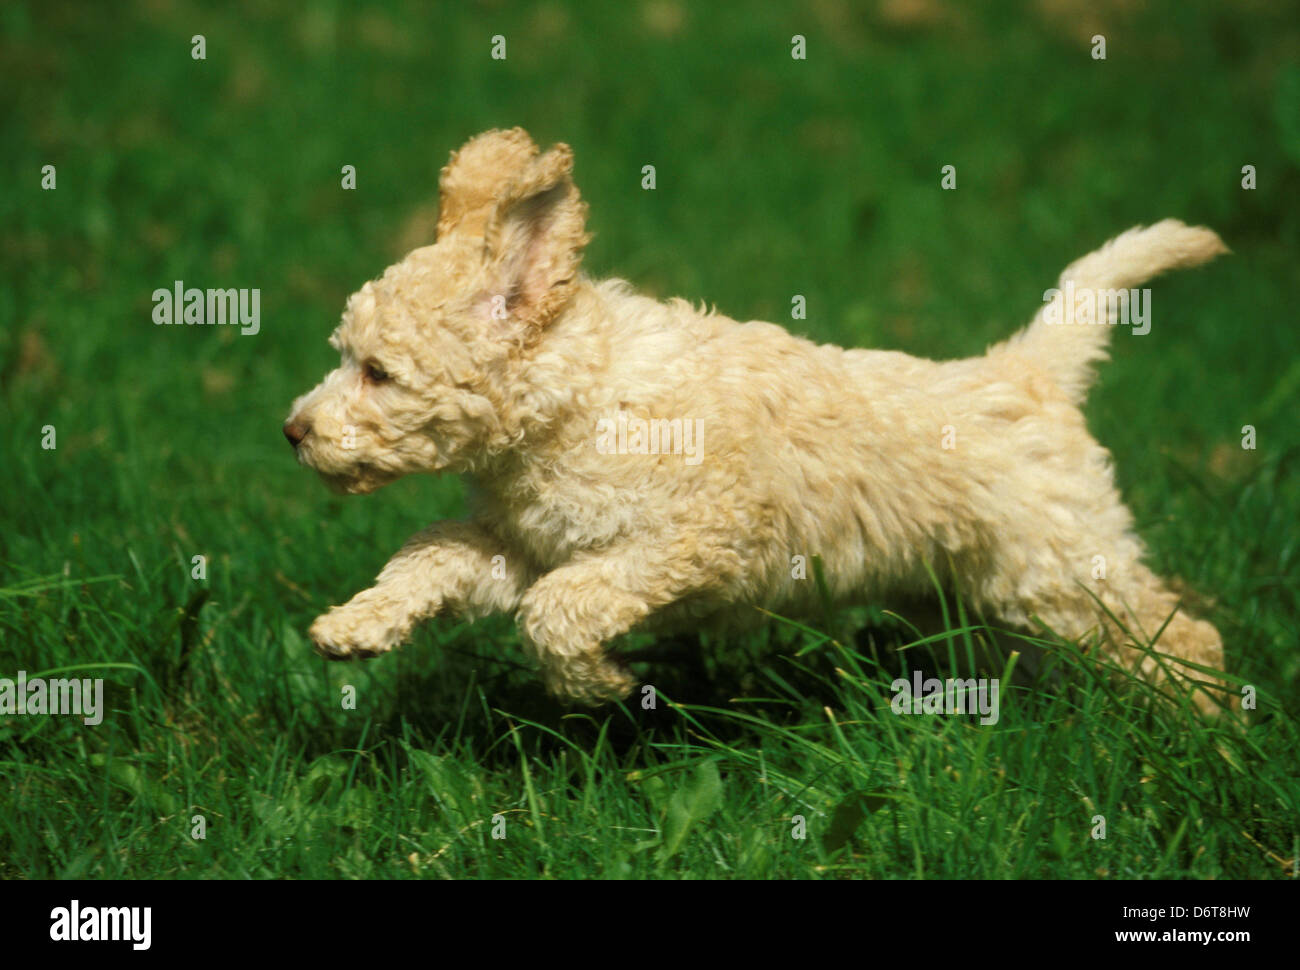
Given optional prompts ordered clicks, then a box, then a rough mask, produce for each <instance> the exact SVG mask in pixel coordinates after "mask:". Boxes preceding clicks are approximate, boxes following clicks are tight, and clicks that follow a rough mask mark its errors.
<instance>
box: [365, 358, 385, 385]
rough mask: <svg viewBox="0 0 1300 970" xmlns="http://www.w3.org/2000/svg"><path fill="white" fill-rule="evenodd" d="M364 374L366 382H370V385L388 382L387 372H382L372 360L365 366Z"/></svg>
mask: <svg viewBox="0 0 1300 970" xmlns="http://www.w3.org/2000/svg"><path fill="white" fill-rule="evenodd" d="M364 373H365V375H366V380H368V381H370V383H372V384H382V383H383V382H384V381H386V380H388V371H386V370H384V369H383V368H382V367H380V366H379V365H378V364H376V363H375V362H374V361H373V360H372V361H370V362H369V363H368V364H366V366H365V370H364Z"/></svg>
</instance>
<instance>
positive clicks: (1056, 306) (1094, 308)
mask: <svg viewBox="0 0 1300 970" xmlns="http://www.w3.org/2000/svg"><path fill="white" fill-rule="evenodd" d="M1043 302H1044V303H1046V304H1047V306H1045V307H1043V322H1044V323H1050V324H1081V325H1083V324H1095V325H1098V326H1107V325H1109V326H1112V327H1113V326H1116V325H1117V324H1122V325H1124V326H1126V327H1127V326H1131V327H1132V328H1133V336H1135V337H1142V336H1145V335H1146V334H1147V333H1150V331H1151V290H1150V289H1140V290H1139V289H1127V290H1124V289H1120V290H1109V289H1097V288H1096V287H1093V286H1075V285H1074V280H1066V281H1065V286H1064V287H1063V288H1061V289H1057V288H1056V287H1052V289H1050V290H1044V291H1043ZM1103 310H1104V312H1098V311H1103Z"/></svg>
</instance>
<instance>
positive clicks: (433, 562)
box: [308, 522, 530, 660]
mask: <svg viewBox="0 0 1300 970" xmlns="http://www.w3.org/2000/svg"><path fill="white" fill-rule="evenodd" d="M529 578H530V576H529V574H528V568H527V566H526V564H525V563H524V562H523V560H522V557H520V556H517V555H512V554H511V552H510V551H509V550H507V549H506V548H504V547H503V546H502V544H501V542H500V541H499V540H497V539H496V538H494V537H493V536H492V535H491V534H489V533H488V532H487V531H486V530H484V529H483V528H482V527H481V526H479V525H477V524H476V523H474V522H439V523H438V524H437V525H434V526H432V527H430V528H428V529H425V530H424V531H423V532H419V533H417V534H416V535H414V536H412V537H411V538H410V539H409V540H408V541H407V543H406V545H404V546H402V548H401V550H400V551H399V552H398V553H397V555H395V556H394V557H393V558H392V559H390V560H389V561H388V564H387V565H386V566H384V568H383V571H382V572H380V574H379V577H378V578H377V579H376V580H375V585H374V586H372V587H371V588H370V589H366V590H362V591H361V592H360V593H358V594H357V595H356V596H354V597H352V599H350V600H348V601H347V603H345V604H343V605H342V606H336V607H334V608H333V609H331V610H330V611H329V612H328V613H326V614H324V615H323V616H320V617H317V619H316V622H315V623H313V624H312V625H311V629H310V631H308V635H309V636H310V637H311V640H312V643H313V644H314V645H315V647H316V650H317V652H318V653H320V654H322V655H323V656H326V657H329V658H331V659H334V660H344V659H347V658H349V657H372V656H375V655H376V654H380V653H383V652H385V651H387V650H391V649H392V648H393V647H395V646H397V645H398V644H400V643H402V642H403V641H404V640H406V638H407V637H408V636H409V635H410V633H411V629H412V628H413V627H414V626H415V624H416V623H418V622H420V621H421V620H423V619H426V618H428V617H431V616H434V615H435V614H438V613H441V612H456V613H464V614H467V615H470V616H484V615H486V614H488V613H497V612H508V611H510V610H513V609H515V608H516V607H517V606H518V605H519V599H520V597H521V596H522V595H523V592H524V590H525V589H526V588H527V586H528V581H529Z"/></svg>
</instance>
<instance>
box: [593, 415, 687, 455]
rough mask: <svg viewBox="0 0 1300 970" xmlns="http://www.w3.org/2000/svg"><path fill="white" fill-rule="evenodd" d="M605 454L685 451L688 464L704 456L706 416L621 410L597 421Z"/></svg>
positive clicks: (599, 445)
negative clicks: (653, 414)
mask: <svg viewBox="0 0 1300 970" xmlns="http://www.w3.org/2000/svg"><path fill="white" fill-rule="evenodd" d="M596 450H597V451H598V452H600V453H601V454H602V455H681V456H683V458H684V459H685V461H686V464H688V465H698V464H699V463H700V462H701V461H703V460H704V419H703V418H695V419H694V420H691V419H690V418H687V419H685V420H683V419H682V418H673V419H671V420H669V419H667V418H638V417H636V416H635V415H630V414H628V413H627V412H626V411H619V412H618V417H617V418H601V419H600V420H599V421H597V422H596Z"/></svg>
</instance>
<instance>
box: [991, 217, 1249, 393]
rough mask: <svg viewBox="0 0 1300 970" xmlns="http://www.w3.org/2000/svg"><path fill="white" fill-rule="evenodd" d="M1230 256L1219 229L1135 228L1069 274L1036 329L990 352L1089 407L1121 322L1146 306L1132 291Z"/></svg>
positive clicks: (1168, 223)
mask: <svg viewBox="0 0 1300 970" xmlns="http://www.w3.org/2000/svg"><path fill="white" fill-rule="evenodd" d="M1226 252H1228V248H1227V247H1226V246H1224V245H1223V242H1222V240H1220V239H1219V237H1218V235H1217V234H1215V232H1214V231H1213V230H1211V229H1206V228H1204V227H1200V226H1188V225H1184V224H1183V223H1182V222H1179V221H1178V220H1177V219H1165V220H1163V221H1162V222H1157V223H1156V224H1155V225H1153V226H1147V227H1146V228H1143V227H1142V226H1134V227H1133V228H1132V229H1130V230H1128V231H1127V232H1124V233H1121V234H1120V235H1118V236H1116V237H1115V238H1114V239H1112V240H1111V241H1110V242H1108V243H1106V245H1104V246H1102V247H1101V248H1100V249H1098V250H1097V251H1096V252H1092V253H1089V254H1088V255H1087V256H1084V257H1083V258H1082V259H1078V260H1075V261H1074V262H1073V263H1071V264H1070V265H1069V266H1068V267H1066V269H1065V272H1063V273H1062V274H1061V281H1060V284H1059V285H1058V287H1056V288H1055V289H1053V290H1048V291H1047V293H1045V294H1044V295H1043V301H1044V302H1043V308H1042V309H1041V310H1039V311H1038V314H1037V315H1036V316H1035V317H1034V319H1033V321H1032V322H1031V323H1030V324H1029V326H1027V327H1026V328H1025V329H1024V330H1021V331H1020V332H1019V333H1017V334H1016V335H1015V336H1013V337H1011V338H1010V339H1008V340H1005V341H1003V342H1002V343H1000V344H998V345H997V346H995V347H993V348H992V349H991V350H990V351H989V353H990V354H997V353H1014V354H1017V355H1018V356H1021V357H1025V358H1028V359H1029V360H1030V361H1032V362H1033V363H1034V364H1036V365H1037V366H1038V367H1040V368H1042V369H1043V370H1044V371H1046V372H1047V373H1048V374H1049V375H1050V376H1051V377H1052V379H1053V380H1054V381H1055V382H1056V383H1057V384H1058V385H1060V387H1061V389H1062V390H1063V391H1065V393H1066V394H1067V395H1069V397H1070V399H1071V400H1072V401H1073V402H1074V403H1075V404H1082V403H1083V400H1084V398H1085V397H1086V396H1087V394H1088V388H1089V387H1091V386H1092V382H1093V378H1094V377H1095V371H1094V369H1093V365H1094V364H1096V363H1097V362H1098V361H1102V360H1105V359H1106V358H1107V357H1108V356H1109V353H1108V349H1107V348H1108V345H1109V342H1110V331H1111V328H1112V326H1113V325H1114V324H1116V323H1118V322H1121V321H1120V320H1118V319H1117V317H1118V316H1119V315H1120V314H1122V313H1125V312H1128V311H1130V310H1132V309H1133V308H1135V307H1136V306H1138V304H1136V303H1134V302H1132V301H1131V300H1130V293H1129V291H1130V289H1131V288H1133V287H1136V286H1138V285H1139V284H1141V283H1144V282H1146V281H1147V280H1149V279H1151V278H1152V277H1154V276H1158V275H1159V274H1161V273H1163V272H1165V271H1167V270H1171V269H1186V268H1189V267H1192V266H1199V265H1200V264H1201V263H1205V262H1208V261H1209V260H1211V259H1213V258H1214V257H1215V256H1218V255H1220V254H1221V253H1226ZM1141 305H1144V306H1145V305H1147V301H1146V300H1142V304H1141ZM1124 322H1128V321H1124ZM1148 322H1149V321H1148ZM1138 332H1141V331H1138Z"/></svg>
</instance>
